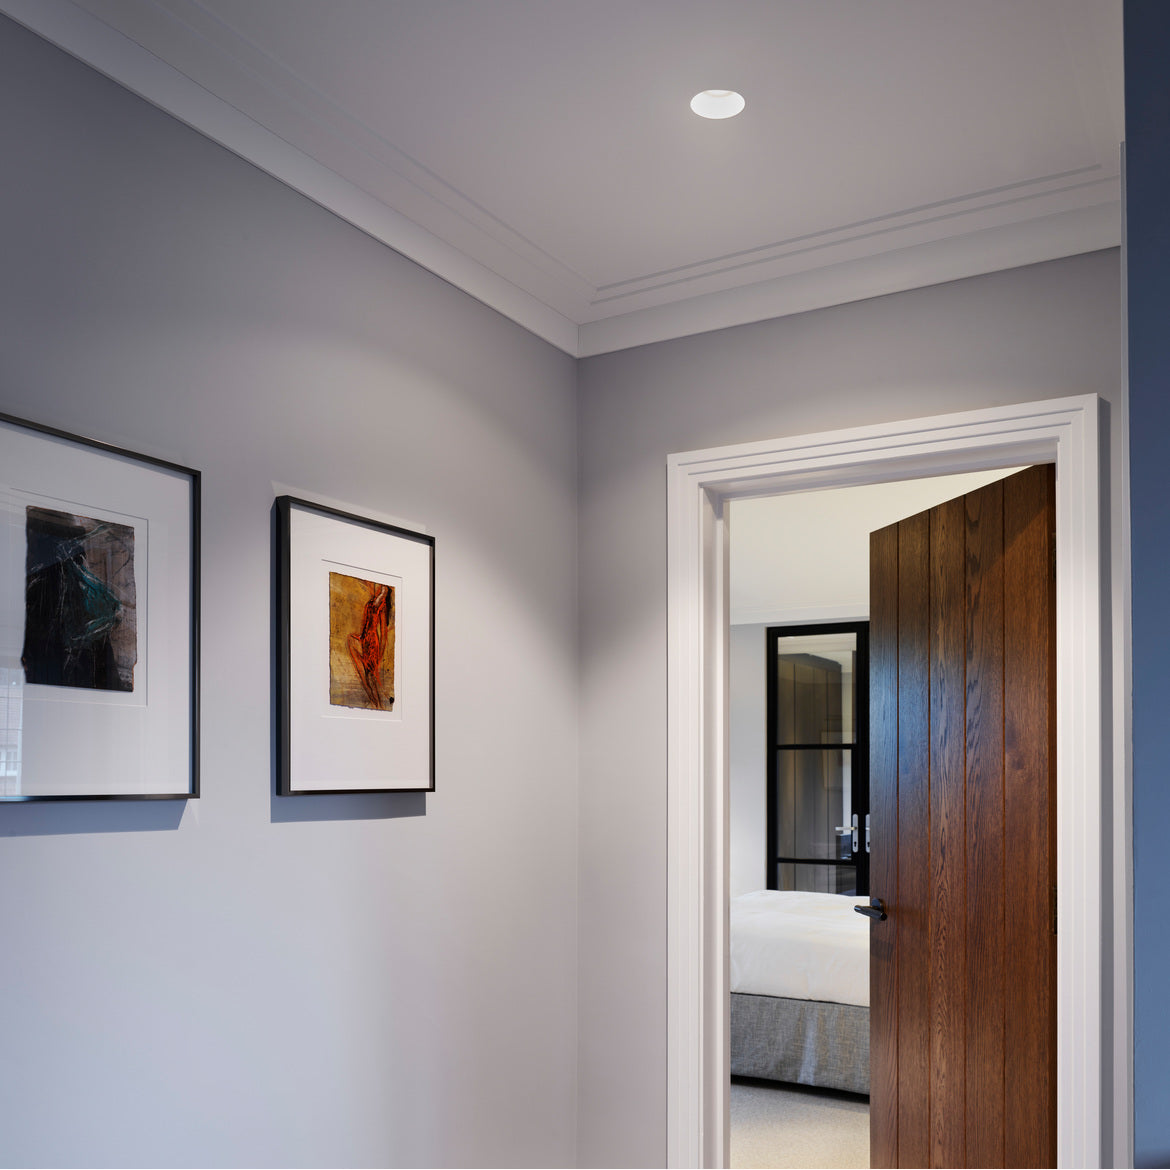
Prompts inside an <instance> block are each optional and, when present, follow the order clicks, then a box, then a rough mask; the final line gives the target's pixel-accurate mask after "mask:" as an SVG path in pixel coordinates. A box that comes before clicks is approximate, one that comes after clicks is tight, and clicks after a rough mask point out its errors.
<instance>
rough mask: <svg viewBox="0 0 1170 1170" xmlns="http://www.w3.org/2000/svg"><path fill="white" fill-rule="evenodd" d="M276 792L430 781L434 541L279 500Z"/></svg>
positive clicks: (396, 787) (420, 785)
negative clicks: (278, 753) (278, 691)
mask: <svg viewBox="0 0 1170 1170" xmlns="http://www.w3.org/2000/svg"><path fill="white" fill-rule="evenodd" d="M276 534H277V604H278V609H279V613H278V624H279V633H278V638H277V675H278V680H279V681H278V685H279V689H280V696H279V701H278V705H277V706H278V711H279V719H280V727H279V735H278V743H279V750H280V758H279V761H278V773H277V791H278V793H279V794H280V795H281V796H303V795H308V794H310V793H326V792H330V793H351V792H407V791H424V792H430V791H433V790H434V787H435V764H434V761H435V747H434V744H435V716H434V710H435V684H434V657H435V632H434V609H435V539H434V537H433V536H426V535H425V534H423V533H421V532H412V531H410V530H409V529H406V528H398V527H396V526H394V525H392V524H383V523H381V522H379V521H377V520H371V519H369V518H368V517H364V516H356V515H353V514H352V513H349V512H342V511H338V510H337V509H335V508H329V507H325V506H324V505H321V504H314V503H311V502H310V501H308V500H299V499H295V498H294V497H292V496H280V497H278V498H277V501H276Z"/></svg>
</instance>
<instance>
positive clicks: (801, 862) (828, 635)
mask: <svg viewBox="0 0 1170 1170" xmlns="http://www.w3.org/2000/svg"><path fill="white" fill-rule="evenodd" d="M866 633H867V625H866V623H864V622H854V623H848V624H847V625H839V626H804V627H777V628H774V629H771V630H769V631H768V638H769V641H768V662H769V679H768V733H769V739H770V743H771V748H770V753H769V755H770V759H769V768H768V851H769V886H770V888H772V889H808V890H820V891H822V892H829V893H844V892H854V891H857V890H860V892H861V893H863V894H864V893H865V892H867V890H868V871H869V864H868V857H867V855H866V853H867V844H866V838H865V817H866V814H867V813H868V811H869V786H868V777H867V774H866V756H867V751H866V749H867V747H868V745H867V743H866V735H867V733H866V728H865V726H864V724H865V712H866V705H867V695H866V689H867V688H866V676H867V671H868V661H867V659H868V655H867V637H866ZM855 818H856V828H857V831H856V832H854V823H855ZM837 870H839V871H840V872H839V873H838V872H835V871H837Z"/></svg>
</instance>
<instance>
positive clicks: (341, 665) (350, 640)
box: [329, 573, 394, 711]
mask: <svg viewBox="0 0 1170 1170" xmlns="http://www.w3.org/2000/svg"><path fill="white" fill-rule="evenodd" d="M329 702H330V704H331V705H332V706H334V707H359V708H362V709H363V710H367V711H392V710H394V587H393V586H392V585H383V584H381V583H380V582H378V581H365V580H363V579H362V578H360V577H349V576H346V574H344V573H330V574H329Z"/></svg>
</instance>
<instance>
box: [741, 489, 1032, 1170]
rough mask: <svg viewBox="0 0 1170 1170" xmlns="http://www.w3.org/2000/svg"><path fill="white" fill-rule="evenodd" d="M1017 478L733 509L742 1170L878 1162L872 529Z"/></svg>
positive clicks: (839, 492) (745, 502)
mask: <svg viewBox="0 0 1170 1170" xmlns="http://www.w3.org/2000/svg"><path fill="white" fill-rule="evenodd" d="M1015 470H1016V469H1012V468H1004V469H1001V470H996V471H989V472H976V473H970V472H968V473H961V474H958V475H946V476H937V477H931V478H929V479H915V480H907V481H895V482H889V483H883V484H877V485H866V486H855V487H846V488H829V489H823V490H818V491H805V492H797V493H787V494H785V495H781V496H774V497H756V498H751V499H735V500H732V501H731V502H730V503H729V504H728V515H729V527H730V532H731V540H730V556H729V562H730V565H729V606H728V608H729V622H730V627H729V675H728V690H729V697H730V703H729V708H730V710H729V724H728V725H729V802H728V820H729V842H728V850H729V853H728V856H729V879H730V880H729V889H728V893H729V911H730V917H729V933H730V957H731V962H730V982H729V989H730V1000H731V1017H730V1049H731V1054H730V1071H731V1090H730V1092H731V1117H730V1126H731V1130H730V1140H729V1147H730V1150H729V1153H730V1163H729V1164H730V1165H731V1166H733V1167H734V1166H752V1165H772V1166H799V1165H834V1166H849V1167H861V1166H867V1165H869V1161H868V1158H869V1138H868V1129H869V1093H870V1075H869V1072H870V1070H869V1051H870V1048H869V1033H870V1028H869V1014H870V1010H871V1009H870V994H869V993H870V980H869V966H870V964H869V949H870V946H869V944H870V927H869V924H868V920H867V919H865V918H862V917H859V916H858V915H856V914H855V913H852V912H851V911H853V909H854V907H855V905H862V906H865V905H867V904H868V895H869V894H870V893H871V890H870V887H869V881H868V872H869V864H868V863H869V860H870V852H869V850H870V833H869V827H870V826H869V811H870V807H869V770H868V750H867V749H868V746H869V734H868V714H869V696H868V679H869V672H868V642H869V637H868V633H869V622H868V619H869V616H870V613H869V605H870V592H871V589H870V575H871V571H870V543H871V537H870V533H871V532H872V531H874V530H877V529H881V528H884V527H886V526H887V525H889V524H891V523H895V522H897V521H899V520H901V519H903V518H905V517H907V516H910V515H912V514H914V513H918V512H923V511H925V510H927V509H930V508H933V507H934V506H935V505H937V504H940V503H942V502H943V501H946V500H949V499H951V498H952V497H955V496H958V497H963V496H965V495H966V494H967V493H969V492H973V491H975V490H976V489H978V488H981V487H983V486H984V485H986V484H989V483H992V482H994V481H996V480H1000V479H1002V478H1004V477H1005V476H1009V475H1011V474H1013V472H1014V471H1015ZM765 887H766V888H765ZM872 892H874V893H877V892H881V891H872ZM885 896H886V897H887V898H889V896H890V892H889V891H886V892H885ZM813 1151H816V1152H815V1153H814V1152H813ZM810 1157H811V1158H812V1159H813V1160H812V1161H809V1160H808V1159H809V1158H810Z"/></svg>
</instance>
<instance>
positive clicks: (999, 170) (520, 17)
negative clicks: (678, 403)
mask: <svg viewBox="0 0 1170 1170" xmlns="http://www.w3.org/2000/svg"><path fill="white" fill-rule="evenodd" d="M0 11H4V12H7V13H8V14H9V15H11V16H13V17H14V18H15V19H17V20H19V21H21V22H22V23H24V24H26V25H28V26H29V27H31V28H32V29H34V30H35V31H37V32H40V33H41V34H42V35H44V36H46V37H47V38H48V39H50V40H52V41H54V42H55V43H57V44H60V45H61V46H62V47H64V48H66V49H67V50H69V51H70V52H72V53H75V54H76V55H77V56H79V57H81V58H82V59H84V60H86V61H88V62H90V63H91V64H93V65H94V66H95V67H97V68H98V69H100V70H102V71H103V72H105V73H107V74H108V75H110V76H111V77H113V78H114V79H115V80H118V81H120V82H122V83H123V84H124V85H126V86H127V87H128V88H130V89H132V90H134V91H135V92H137V93H140V94H142V95H143V96H145V97H147V98H148V99H149V100H151V101H153V102H155V103H156V104H158V105H160V106H161V107H162V108H164V109H167V110H169V111H171V112H172V113H174V114H175V115H176V116H177V117H179V118H181V119H183V120H184V121H186V122H188V123H189V124H191V125H193V126H195V127H196V128H197V129H200V130H202V131H203V132H205V133H207V134H208V135H210V136H211V137H213V138H215V139H216V140H218V141H220V142H223V143H224V144H225V145H227V146H229V147H230V148H231V149H233V150H235V151H236V152H238V153H239V154H241V155H243V156H244V157H246V158H249V159H251V160H252V161H254V162H256V163H257V165H259V166H261V167H262V168H264V169H265V170H267V171H269V172H270V173H272V174H274V175H276V176H277V177H279V178H281V179H283V180H284V181H285V182H288V183H290V184H291V185H292V186H294V187H296V188H297V189H299V190H302V191H304V192H305V193H306V194H307V195H309V196H310V197H311V198H313V199H315V200H317V201H318V202H319V203H321V204H323V205H324V206H326V207H329V208H331V209H332V210H334V211H336V212H337V213H338V214H339V215H341V216H343V217H344V218H346V219H347V220H349V221H350V222H352V223H355V224H356V225H357V226H359V227H361V228H363V229H364V230H366V231H368V232H369V233H370V234H371V235H374V236H376V237H377V238H379V239H381V240H383V241H385V242H386V243H388V244H389V245H391V246H392V247H394V248H397V249H398V250H399V251H402V252H404V253H405V254H406V255H408V256H411V257H412V258H413V259H415V260H417V261H418V262H419V263H421V264H423V265H424V266H426V267H428V268H430V269H432V270H433V271H435V272H437V273H438V274H439V275H441V276H443V277H445V278H447V279H449V280H451V281H453V282H454V283H456V284H458V285H459V286H460V287H463V288H465V289H466V290H467V291H468V292H470V293H472V294H473V295H475V296H478V297H480V299H482V300H484V301H485V302H487V303H488V304H490V305H493V307H495V308H497V309H499V310H500V311H501V312H503V313H505V314H507V315H508V316H510V317H512V318H513V319H514V320H517V321H519V322H520V323H521V324H523V325H525V326H526V327H528V328H530V329H532V330H533V331H534V332H536V333H538V334H540V335H541V336H543V337H546V338H547V339H548V340H550V341H552V342H553V343H554V344H556V345H559V346H561V347H562V348H564V349H566V350H568V351H569V352H571V353H574V354H588V353H597V352H602V351H605V350H609V349H617V348H622V347H623V346H626V345H633V344H640V343H642V342H645V341H652V340H658V339H661V338H664V337H671V336H679V335H682V334H686V333H692V332H699V331H702V330H704V329H710V328H717V327H720V326H723V325H729V324H737V323H741V322H744V321H751V320H758V319H762V318H764V317H769V316H775V315H778V314H782V313H787V312H796V311H802V310H804V309H809V308H815V307H820V306H822V305H825V304H832V303H838V302H842V301H847V300H855V299H858V298H860V297H864V296H872V295H876V294H878V293H883V292H889V291H895V290H897V289H902V288H909V287H915V286H920V285H924V284H930V283H934V282H936V281H939V280H947V279H956V278H958V277H962V276H968V275H972V274H974V273H977V272H986V271H991V270H994V269H997V268H1005V267H1012V266H1014V265H1018V264H1025V263H1032V262H1035V261H1038V260H1045V259H1051V258H1054V257H1056V256H1062V255H1072V254H1075V253H1077V252H1084V251H1090V250H1093V249H1095V248H1101V247H1109V246H1112V245H1115V244H1117V243H1118V242H1119V241H1120V202H1119V179H1118V171H1119V167H1118V157H1119V156H1118V151H1119V144H1120V141H1121V138H1122V127H1123V115H1122V65H1121V0H719V2H712V0H382V2H378V0H0ZM728 87H730V88H735V89H738V90H740V91H741V92H742V93H743V94H744V96H745V97H746V99H747V109H746V110H745V111H744V113H743V114H742V115H740V116H739V117H738V118H735V119H732V120H729V121H725V122H710V121H705V120H703V119H700V118H697V117H696V116H695V115H694V114H692V113H691V111H690V109H689V108H688V102H689V99H690V97H691V96H692V94H694V93H695V92H696V91H697V90H699V89H705V88H728Z"/></svg>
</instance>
